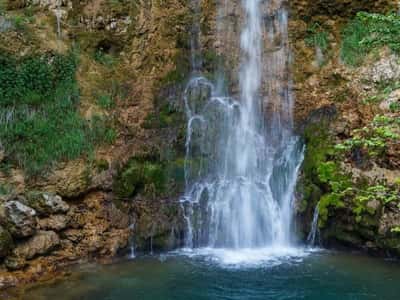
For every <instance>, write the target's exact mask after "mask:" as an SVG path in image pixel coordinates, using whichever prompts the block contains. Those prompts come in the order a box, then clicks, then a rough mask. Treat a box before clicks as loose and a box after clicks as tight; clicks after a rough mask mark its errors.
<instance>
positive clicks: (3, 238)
mask: <svg viewBox="0 0 400 300" xmlns="http://www.w3.org/2000/svg"><path fill="white" fill-rule="evenodd" d="M13 247H14V242H13V239H12V237H11V234H10V233H9V232H8V231H7V230H6V229H4V228H3V227H2V226H0V258H3V257H5V256H7V255H8V253H10V251H11V250H12V248H13Z"/></svg>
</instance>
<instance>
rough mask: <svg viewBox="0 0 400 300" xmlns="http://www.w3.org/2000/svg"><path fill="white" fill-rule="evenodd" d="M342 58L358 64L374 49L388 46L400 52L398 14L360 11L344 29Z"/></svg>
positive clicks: (349, 62) (350, 63) (399, 18)
mask: <svg viewBox="0 0 400 300" xmlns="http://www.w3.org/2000/svg"><path fill="white" fill-rule="evenodd" d="M342 36H343V45H342V49H341V57H342V60H343V61H344V62H345V63H346V64H349V65H353V66H358V65H360V64H361V63H362V61H363V59H364V58H365V56H366V55H367V54H369V53H370V52H371V51H372V50H375V49H379V48H380V47H382V46H388V47H389V48H390V49H391V50H392V51H394V52H395V53H399V52H400V17H399V16H398V15H397V14H394V13H392V14H388V15H381V14H372V13H366V12H360V13H358V14H357V16H356V17H355V19H354V20H352V21H351V22H350V23H349V24H348V25H347V26H346V27H345V28H344V30H343V33H342Z"/></svg>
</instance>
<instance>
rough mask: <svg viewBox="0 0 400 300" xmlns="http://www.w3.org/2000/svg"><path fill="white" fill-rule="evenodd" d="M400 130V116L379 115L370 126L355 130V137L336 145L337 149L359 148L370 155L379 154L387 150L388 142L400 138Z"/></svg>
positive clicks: (347, 150) (344, 150)
mask: <svg viewBox="0 0 400 300" xmlns="http://www.w3.org/2000/svg"><path fill="white" fill-rule="evenodd" d="M399 132H400V118H394V117H387V116H381V115H378V116H376V117H375V118H374V121H373V122H372V123H371V124H370V125H369V126H366V127H364V128H362V129H357V130H354V131H353V137H352V138H350V139H347V140H346V141H344V142H343V143H341V144H338V145H336V149H337V150H339V151H343V152H349V151H351V150H354V149H356V148H359V149H361V150H365V152H366V153H368V155H370V156H378V155H380V154H382V153H383V152H384V151H385V148H386V146H387V143H388V142H390V141H395V140H397V139H399V138H400V135H399Z"/></svg>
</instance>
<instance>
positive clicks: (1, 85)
mask: <svg viewBox="0 0 400 300" xmlns="http://www.w3.org/2000/svg"><path fill="white" fill-rule="evenodd" d="M77 64H78V61H77V56H76V54H75V53H74V52H72V51H71V52H70V53H69V54H68V55H60V54H54V53H48V54H44V55H39V56H29V57H24V58H22V59H15V58H13V57H11V56H9V55H7V54H1V55H0V99H1V102H0V140H1V141H2V143H3V146H4V148H5V151H6V157H7V160H8V161H9V162H11V163H13V164H14V165H17V166H18V167H21V168H23V169H25V171H26V172H27V173H28V175H39V174H40V173H42V172H44V171H45V170H46V169H47V168H49V167H51V166H52V165H53V164H54V163H56V162H59V161H65V160H70V159H75V158H77V157H79V156H81V155H83V154H87V153H90V152H91V151H92V150H93V148H94V145H96V144H98V143H100V142H112V141H113V139H114V138H115V133H112V132H110V130H111V129H109V128H107V127H106V124H105V122H104V121H103V120H98V119H96V118H94V119H93V120H92V121H91V122H90V124H89V123H88V122H87V121H86V120H84V119H83V118H82V117H81V116H80V114H79V112H78V111H77V108H78V104H79V90H78V86H77V82H76V78H75V71H76V67H77Z"/></svg>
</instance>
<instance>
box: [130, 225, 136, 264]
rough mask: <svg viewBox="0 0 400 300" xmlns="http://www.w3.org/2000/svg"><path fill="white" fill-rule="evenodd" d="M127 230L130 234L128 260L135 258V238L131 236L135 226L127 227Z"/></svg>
mask: <svg viewBox="0 0 400 300" xmlns="http://www.w3.org/2000/svg"><path fill="white" fill-rule="evenodd" d="M129 229H130V231H131V233H132V235H131V237H130V253H129V258H130V259H134V258H135V257H136V253H135V238H134V236H133V231H134V229H135V224H133V223H132V224H131V225H129Z"/></svg>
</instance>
